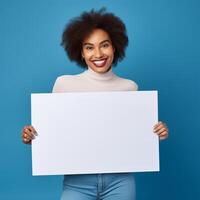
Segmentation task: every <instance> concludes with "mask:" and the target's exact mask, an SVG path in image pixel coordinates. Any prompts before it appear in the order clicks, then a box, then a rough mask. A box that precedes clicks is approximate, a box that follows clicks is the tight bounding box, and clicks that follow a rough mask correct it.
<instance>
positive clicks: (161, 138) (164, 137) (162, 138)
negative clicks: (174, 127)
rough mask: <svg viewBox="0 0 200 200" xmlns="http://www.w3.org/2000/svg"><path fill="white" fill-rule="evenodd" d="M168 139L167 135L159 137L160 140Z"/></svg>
mask: <svg viewBox="0 0 200 200" xmlns="http://www.w3.org/2000/svg"><path fill="white" fill-rule="evenodd" d="M166 138H168V134H167V135H164V136H159V139H160V140H164V139H166Z"/></svg>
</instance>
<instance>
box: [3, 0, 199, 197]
mask: <svg viewBox="0 0 200 200" xmlns="http://www.w3.org/2000/svg"><path fill="white" fill-rule="evenodd" d="M102 6H105V7H107V9H108V11H110V12H114V13H115V14H116V15H118V16H119V17H120V18H121V19H122V20H123V21H124V22H125V24H126V26H127V31H128V35H129V40H130V42H129V47H128V48H127V56H126V59H125V60H124V61H123V62H121V63H119V65H118V66H117V67H116V69H114V71H115V72H116V73H117V74H118V75H120V76H122V77H125V78H129V79H133V80H135V81H136V82H137V83H138V85H139V89H140V90H155V89H156V90H158V91H159V118H160V120H162V121H165V122H167V124H168V126H169V129H170V137H169V139H168V140H166V141H162V142H161V144H160V156H161V172H160V173H137V174H136V182H137V199H138V200H146V199H148V200H150V199H153V200H160V199H162V200H169V199H182V200H186V199H194V200H197V199H200V191H199V189H200V186H199V185H200V170H199V169H200V156H199V151H200V145H199V141H200V131H199V127H198V126H197V125H198V124H197V120H198V118H199V113H200V112H199V111H200V103H199V102H200V95H199V94H200V69H199V67H200V39H199V36H200V27H199V20H200V13H199V8H200V3H199V1H197V0H196V1H195V0H187V1H186V0H179V1H178V0H152V1H149V0H129V1H128V0H118V1H114V0H87V1H80V0H73V1H71V0H43V1H39V0H34V1H31V0H16V1H15V0H1V1H0V96H1V98H0V101H1V103H0V124H1V126H0V133H1V139H0V199H2V200H11V199H15V200H16V199H20V200H27V199H29V200H32V199H34V200H35V199H37V200H44V199H48V200H54V199H59V197H60V193H61V189H62V188H61V187H62V176H40V177H33V176H32V175H31V146H30V145H24V144H22V142H21V133H20V132H21V129H22V127H23V126H24V125H26V124H30V94H31V93H33V92H51V89H52V87H53V84H54V81H55V79H56V77H57V76H59V75H62V74H76V73H80V72H82V71H83V70H82V69H81V68H79V67H77V66H76V65H75V64H74V63H71V62H69V60H68V59H67V57H66V55H65V52H64V51H63V49H62V47H61V46H60V41H61V34H62V31H63V28H64V26H65V24H66V23H67V21H68V20H69V19H70V18H72V17H74V16H77V15H79V14H80V12H82V11H84V10H90V9H91V8H96V9H99V8H101V7H102Z"/></svg>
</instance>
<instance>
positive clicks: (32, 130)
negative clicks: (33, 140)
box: [29, 126, 37, 135]
mask: <svg viewBox="0 0 200 200" xmlns="http://www.w3.org/2000/svg"><path fill="white" fill-rule="evenodd" d="M29 129H30V130H31V132H32V133H33V134H34V135H37V131H36V130H35V128H34V127H33V126H29Z"/></svg>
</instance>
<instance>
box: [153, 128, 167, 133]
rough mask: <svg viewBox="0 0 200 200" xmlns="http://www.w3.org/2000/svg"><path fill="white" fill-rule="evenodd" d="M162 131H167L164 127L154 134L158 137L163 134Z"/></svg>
mask: <svg viewBox="0 0 200 200" xmlns="http://www.w3.org/2000/svg"><path fill="white" fill-rule="evenodd" d="M164 131H167V130H166V128H165V127H163V128H161V129H158V130H157V131H156V132H155V133H156V134H157V135H160V134H161V133H163V132H164Z"/></svg>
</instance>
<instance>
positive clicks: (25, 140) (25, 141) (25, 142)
mask: <svg viewBox="0 0 200 200" xmlns="http://www.w3.org/2000/svg"><path fill="white" fill-rule="evenodd" d="M23 143H24V144H31V140H28V139H26V138H23Z"/></svg>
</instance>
